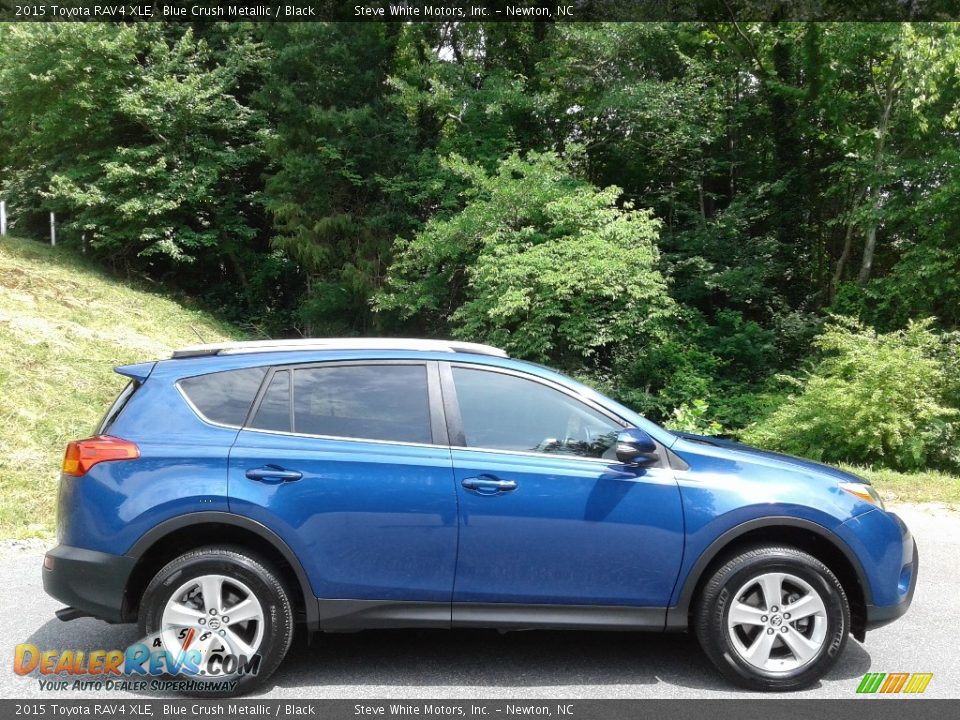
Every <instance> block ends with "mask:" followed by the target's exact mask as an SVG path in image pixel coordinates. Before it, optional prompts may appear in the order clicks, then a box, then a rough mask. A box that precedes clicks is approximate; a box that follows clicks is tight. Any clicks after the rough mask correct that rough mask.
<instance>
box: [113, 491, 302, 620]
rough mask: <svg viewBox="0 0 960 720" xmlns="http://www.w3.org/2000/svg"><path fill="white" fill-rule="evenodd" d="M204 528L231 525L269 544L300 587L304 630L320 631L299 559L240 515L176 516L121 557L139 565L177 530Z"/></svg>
mask: <svg viewBox="0 0 960 720" xmlns="http://www.w3.org/2000/svg"><path fill="white" fill-rule="evenodd" d="M208 524H217V525H232V526H234V527H238V528H242V529H244V530H248V531H250V532H252V533H254V534H255V535H257V536H258V537H260V538H261V539H262V540H263V541H264V542H266V543H269V544H270V546H271V547H272V548H273V549H274V550H276V551H277V552H278V553H280V555H281V556H282V557H283V559H284V560H286V561H287V563H288V564H289V565H290V567H291V568H292V569H293V573H294V575H295V576H296V578H297V582H298V583H299V585H300V591H301V593H302V594H303V606H304V610H305V613H306V621H307V627H308V628H309V629H311V630H316V629H318V628H319V627H320V612H319V608H318V606H317V598H316V596H315V595H314V594H313V588H312V587H311V586H310V580H309V579H308V578H307V573H306V572H305V571H304V569H303V565H302V564H301V563H300V560H299V558H297V556H296V554H295V553H294V552H293V550H291V549H290V546H289V545H287V543H286V542H284V541H283V539H282V538H281V537H280V536H279V535H277V534H276V533H275V532H274V531H273V530H271V529H270V528H268V527H267V526H266V525H264V524H263V523H260V522H257V521H256V520H252V519H250V518H248V517H245V516H243V515H236V514H234V513H230V512H222V511H216V510H209V511H201V512H193V513H187V514H186V515H178V516H176V517H173V518H170V519H169V520H165V521H163V522H162V523H160V524H159V525H156V526H155V527H153V528H151V529H150V530H148V531H147V532H145V533H144V534H143V535H142V536H141V537H140V539H139V540H137V541H136V542H135V543H134V544H133V546H132V547H131V548H130V550H129V551H127V553H125V554H126V555H127V557H130V558H133V559H134V560H135V561H137V562H139V561H140V559H141V558H142V557H143V556H144V555H145V554H146V553H147V551H148V550H150V549H151V548H153V547H154V546H156V544H157V543H158V542H160V541H162V540H163V539H164V538H165V537H167V536H168V535H170V534H171V533H174V532H176V531H177V530H182V529H183V528H185V527H189V526H191V525H208Z"/></svg>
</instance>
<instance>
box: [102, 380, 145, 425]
mask: <svg viewBox="0 0 960 720" xmlns="http://www.w3.org/2000/svg"><path fill="white" fill-rule="evenodd" d="M139 387H140V383H138V382H137V381H136V380H131V381H130V382H128V383H127V384H126V386H125V387H124V388H123V390H121V391H120V394H119V395H117V399H116V400H114V401H113V405H111V406H110V409H109V410H107V414H106V415H104V416H103V420H101V421H100V424H99V425H98V426H97V435H106V434H107V431H109V430H110V426H111V425H113V423H114V422H115V421H116V419H117V418H118V417H120V413H121V412H123V409H124V408H125V407H126V406H127V401H129V400H130V398H132V397H133V394H134V393H135V392H136V391H137V388H139Z"/></svg>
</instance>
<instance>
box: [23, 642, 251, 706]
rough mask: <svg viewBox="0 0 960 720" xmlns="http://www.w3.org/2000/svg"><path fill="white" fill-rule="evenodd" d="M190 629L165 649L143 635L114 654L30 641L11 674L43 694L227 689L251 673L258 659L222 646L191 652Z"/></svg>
mask: <svg viewBox="0 0 960 720" xmlns="http://www.w3.org/2000/svg"><path fill="white" fill-rule="evenodd" d="M202 633H203V631H199V630H194V629H193V628H191V629H190V630H189V631H188V632H187V636H186V637H184V638H178V639H179V641H180V643H181V645H180V647H179V648H175V649H173V651H171V650H169V649H168V648H167V647H165V646H164V643H163V640H162V638H161V637H160V636H159V635H156V636H151V637H147V638H145V639H143V640H141V641H139V642H136V643H134V644H132V645H130V647H128V648H126V649H123V650H119V649H114V650H99V649H98V650H77V649H70V650H57V649H41V648H39V647H37V646H36V645H33V644H31V643H22V644H20V645H17V646H16V647H15V648H14V654H13V671H14V672H15V673H16V674H17V675H33V676H36V677H37V678H38V680H39V683H40V689H41V690H43V691H48V692H58V691H77V690H107V691H111V690H130V691H144V690H150V691H154V692H156V691H174V692H190V691H192V690H197V689H199V688H203V689H205V690H215V691H220V692H230V691H232V690H233V689H234V688H235V687H236V685H237V682H238V681H239V679H240V678H241V677H243V676H246V675H256V674H257V673H258V672H259V670H260V659H261V658H260V655H259V654H254V655H251V656H249V657H248V656H245V655H234V654H232V653H229V652H227V651H226V648H225V647H223V646H222V645H220V646H218V645H215V644H214V645H213V646H212V647H210V646H207V647H206V648H205V649H204V650H203V651H201V650H200V649H196V648H191V644H192V641H193V640H194V637H192V636H191V635H192V634H196V635H198V636H200V637H198V638H197V639H198V640H202V641H203V640H207V638H202Z"/></svg>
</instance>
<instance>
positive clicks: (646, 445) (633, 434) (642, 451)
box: [617, 428, 659, 467]
mask: <svg viewBox="0 0 960 720" xmlns="http://www.w3.org/2000/svg"><path fill="white" fill-rule="evenodd" d="M658 459H659V455H657V444H656V443H655V442H654V441H653V438H652V437H650V436H649V435H647V433H645V432H644V431H643V430H641V429H640V428H627V429H625V430H621V431H620V434H619V435H617V460H619V461H620V462H622V463H624V464H625V465H639V466H641V467H644V466H646V465H653V464H654V463H655V462H657V460H658Z"/></svg>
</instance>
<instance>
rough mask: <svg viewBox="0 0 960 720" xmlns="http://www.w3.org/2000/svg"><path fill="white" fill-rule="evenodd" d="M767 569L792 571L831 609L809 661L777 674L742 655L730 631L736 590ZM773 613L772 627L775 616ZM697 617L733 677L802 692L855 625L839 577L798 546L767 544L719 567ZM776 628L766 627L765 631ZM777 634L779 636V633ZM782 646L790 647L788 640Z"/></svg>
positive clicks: (709, 649) (710, 649) (711, 653)
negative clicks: (818, 647)
mask: <svg viewBox="0 0 960 720" xmlns="http://www.w3.org/2000/svg"><path fill="white" fill-rule="evenodd" d="M765 573H787V574H789V575H792V576H794V577H797V578H800V579H801V580H803V581H805V582H806V583H808V584H809V585H810V587H812V588H813V590H814V591H816V593H817V594H818V595H819V596H820V599H821V600H822V601H823V605H824V608H825V610H826V613H825V615H826V634H825V637H824V640H823V644H822V646H821V647H820V649H819V651H818V652H817V653H816V654H815V655H814V656H813V657H812V658H811V659H810V660H808V661H806V664H804V665H801V666H800V667H797V668H794V669H792V670H788V671H776V672H771V671H767V670H765V669H761V668H759V667H757V666H755V665H752V664H750V663H749V662H747V661H746V660H745V659H744V658H743V657H741V654H740V652H739V651H738V650H737V649H736V647H735V646H734V642H733V640H732V639H731V637H730V636H729V633H728V629H727V620H728V615H729V612H730V606H731V601H732V600H734V598H733V594H734V593H736V592H738V591H739V590H740V588H742V587H744V586H745V585H746V584H747V583H749V582H750V581H751V580H752V579H753V578H756V577H759V576H761V575H763V574H765ZM764 617H767V616H764ZM769 617H770V618H771V620H770V624H771V625H772V623H773V619H772V615H771V616H769ZM693 620H694V631H695V633H696V636H697V639H698V640H699V641H700V645H701V647H703V649H704V652H706V654H707V657H709V658H710V660H711V662H713V664H714V665H716V667H717V669H718V670H719V671H720V673H721V674H722V675H723V676H724V677H726V678H727V679H728V680H731V681H732V682H734V683H736V684H737V685H740V686H742V687H745V688H749V689H751V690H764V691H767V690H800V689H802V688H805V687H809V686H810V685H812V684H813V683H815V682H816V681H817V680H818V679H819V678H821V677H822V676H823V675H824V674H825V673H826V672H827V671H829V670H830V668H831V667H832V666H833V664H834V663H835V662H836V661H837V658H839V657H840V654H841V653H842V652H843V649H844V647H845V646H846V642H847V634H848V633H849V629H850V605H849V603H848V602H847V596H846V593H844V591H843V586H842V585H841V584H840V581H839V580H837V577H836V575H834V574H833V572H831V571H830V568H828V567H827V566H826V565H824V564H823V563H822V562H820V561H819V560H817V559H816V558H815V557H813V556H812V555H809V554H807V553H805V552H802V551H801V550H798V549H796V548H793V547H787V546H763V547H756V548H753V549H750V550H746V551H744V552H742V553H740V554H738V555H736V556H735V557H733V558H731V559H730V560H728V561H726V562H724V563H723V564H722V565H721V566H720V567H719V568H718V569H717V570H716V572H715V573H714V574H713V576H712V577H710V578H709V580H708V581H707V583H706V585H705V586H704V588H703V591H702V592H701V594H700V598H699V602H698V604H697V606H696V608H695V611H694V618H693ZM770 629H771V628H768V627H761V628H760V632H769V630H770ZM780 629H781V630H782V628H780ZM789 630H791V631H792V630H793V628H790V629H789ZM731 632H732V631H731ZM771 634H772V635H773V636H774V637H776V631H774V632H773V633H771ZM744 644H745V643H744ZM779 645H780V647H781V648H786V644H785V643H783V642H782V641H780V643H779ZM778 652H781V653H783V652H787V653H789V650H784V649H781V650H778ZM794 661H796V660H795V659H794Z"/></svg>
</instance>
